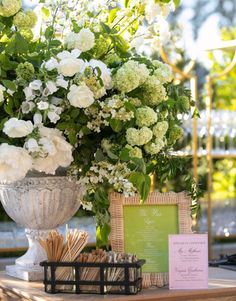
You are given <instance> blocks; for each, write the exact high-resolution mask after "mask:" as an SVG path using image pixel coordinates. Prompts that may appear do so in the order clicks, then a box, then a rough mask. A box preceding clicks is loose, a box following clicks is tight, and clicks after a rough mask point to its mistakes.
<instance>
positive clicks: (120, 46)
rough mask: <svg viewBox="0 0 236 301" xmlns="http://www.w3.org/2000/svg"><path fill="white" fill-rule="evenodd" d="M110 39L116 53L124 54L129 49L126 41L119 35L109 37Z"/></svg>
mask: <svg viewBox="0 0 236 301" xmlns="http://www.w3.org/2000/svg"><path fill="white" fill-rule="evenodd" d="M111 39H112V41H113V43H114V46H115V48H116V50H117V51H119V52H120V53H121V54H126V53H127V51H128V49H129V44H128V43H127V42H126V40H125V39H124V38H123V37H122V36H119V35H113V36H111Z"/></svg>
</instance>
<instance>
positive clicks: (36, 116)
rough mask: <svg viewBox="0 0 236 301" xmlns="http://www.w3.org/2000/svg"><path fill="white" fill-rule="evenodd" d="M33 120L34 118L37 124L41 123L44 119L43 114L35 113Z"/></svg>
mask: <svg viewBox="0 0 236 301" xmlns="http://www.w3.org/2000/svg"><path fill="white" fill-rule="evenodd" d="M33 120H34V124H35V125H36V124H40V123H42V121H43V116H42V115H41V114H40V113H35V114H34V117H33Z"/></svg>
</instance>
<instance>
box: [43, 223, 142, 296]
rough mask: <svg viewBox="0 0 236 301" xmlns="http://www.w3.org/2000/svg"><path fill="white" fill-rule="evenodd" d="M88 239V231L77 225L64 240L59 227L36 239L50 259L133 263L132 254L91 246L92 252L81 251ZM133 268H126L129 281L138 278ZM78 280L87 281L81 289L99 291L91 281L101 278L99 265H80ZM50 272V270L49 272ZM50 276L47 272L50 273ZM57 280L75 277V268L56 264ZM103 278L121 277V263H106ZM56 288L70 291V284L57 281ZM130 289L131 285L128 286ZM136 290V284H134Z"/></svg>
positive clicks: (107, 287) (117, 289) (123, 276)
mask: <svg viewBox="0 0 236 301" xmlns="http://www.w3.org/2000/svg"><path fill="white" fill-rule="evenodd" d="M87 241H88V234H87V232H85V231H79V230H77V229H75V230H70V231H68V233H67V235H66V241H64V237H63V235H61V234H60V233H59V232H58V231H51V232H50V233H49V235H48V237H47V239H42V238H40V239H39V243H40V245H41V246H42V247H43V249H44V250H45V252H46V254H47V257H48V261H50V262H81V263H101V265H102V264H103V263H134V262H137V261H138V259H137V257H136V256H135V255H133V254H124V253H116V252H106V251H104V250H100V249H98V250H93V251H92V252H91V253H81V251H82V250H83V248H84V247H85V246H86V244H87ZM136 271H137V269H136V268H129V281H133V280H135V279H136V278H137V275H136ZM79 273H80V280H81V281H84V280H85V281H88V282H90V283H91V284H89V285H80V291H81V292H99V290H100V286H99V285H94V284H93V282H95V281H98V282H99V281H101V279H100V267H91V266H88V267H80V272H79ZM49 274H50V273H49ZM49 279H50V275H49ZM55 279H56V280H65V281H67V280H74V279H75V271H74V268H73V265H72V266H71V267H57V268H56V271H55ZM104 279H105V280H106V281H111V282H116V281H124V279H125V271H124V268H123V267H106V268H105V269H104ZM57 289H59V290H62V291H66V290H69V291H72V290H73V285H57ZM123 289H124V287H122V286H120V287H118V286H116V287H115V286H112V285H109V286H106V289H105V290H106V292H109V291H110V292H112V291H122V290H123ZM130 289H131V290H132V287H131V288H130ZM133 289H134V290H135V288H133Z"/></svg>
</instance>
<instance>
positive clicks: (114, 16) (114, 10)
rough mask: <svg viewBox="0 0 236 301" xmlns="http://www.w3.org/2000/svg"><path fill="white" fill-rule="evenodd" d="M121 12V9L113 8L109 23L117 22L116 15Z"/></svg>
mask: <svg viewBox="0 0 236 301" xmlns="http://www.w3.org/2000/svg"><path fill="white" fill-rule="evenodd" d="M118 11H119V8H117V7H116V8H113V9H112V10H111V11H110V13H109V16H108V22H109V23H112V22H113V21H114V20H115V18H116V14H117V12H118Z"/></svg>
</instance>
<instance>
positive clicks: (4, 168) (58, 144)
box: [0, 118, 73, 182]
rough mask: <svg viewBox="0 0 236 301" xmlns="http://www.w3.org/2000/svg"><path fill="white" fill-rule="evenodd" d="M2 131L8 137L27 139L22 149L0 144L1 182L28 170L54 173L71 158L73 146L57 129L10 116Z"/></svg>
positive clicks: (66, 164) (65, 165)
mask: <svg viewBox="0 0 236 301" xmlns="http://www.w3.org/2000/svg"><path fill="white" fill-rule="evenodd" d="M3 132H4V133H5V134H6V135H7V136H8V137H10V138H22V137H26V138H25V144H24V148H21V147H16V146H13V145H8V144H6V143H3V144H1V145H0V181H6V182H14V181H17V180H20V179H22V178H24V177H25V175H26V173H27V172H28V171H30V170H31V169H35V170H37V171H40V172H45V173H47V174H54V173H55V171H56V169H57V168H58V167H68V166H69V165H70V164H71V162H72V161H73V157H72V146H71V144H69V143H68V142H66V140H65V138H64V137H63V135H62V133H61V132H60V131H59V130H57V129H52V128H46V127H44V126H42V125H37V124H36V125H33V124H32V122H31V121H24V120H19V119H17V118H11V119H9V120H8V121H6V122H5V123H4V127H3ZM33 132H35V133H33Z"/></svg>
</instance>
